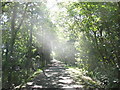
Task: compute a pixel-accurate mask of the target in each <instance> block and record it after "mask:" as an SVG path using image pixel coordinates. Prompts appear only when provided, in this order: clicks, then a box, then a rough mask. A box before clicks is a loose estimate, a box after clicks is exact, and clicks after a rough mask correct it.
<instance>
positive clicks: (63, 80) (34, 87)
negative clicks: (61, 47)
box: [24, 60, 83, 90]
mask: <svg viewBox="0 0 120 90" xmlns="http://www.w3.org/2000/svg"><path fill="white" fill-rule="evenodd" d="M51 63H52V64H50V65H49V68H48V69H46V70H45V75H46V76H47V77H46V76H45V75H44V74H43V73H41V74H40V75H38V76H37V77H35V78H34V79H33V81H32V82H31V83H30V82H29V83H28V86H27V89H24V90H39V89H40V88H42V90H43V89H47V88H54V89H56V90H58V89H59V90H65V89H67V90H69V88H71V89H72V90H78V88H83V85H76V84H75V81H74V80H73V79H72V77H71V76H70V74H69V71H68V70H67V68H65V67H64V65H65V64H64V63H62V62H61V61H57V60H52V61H51ZM71 89H70V90H71Z"/></svg>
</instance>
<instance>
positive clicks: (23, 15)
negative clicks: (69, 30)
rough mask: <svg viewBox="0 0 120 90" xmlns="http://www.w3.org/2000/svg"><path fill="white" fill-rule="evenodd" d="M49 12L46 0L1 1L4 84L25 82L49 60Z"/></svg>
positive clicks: (15, 84) (8, 86) (4, 85)
mask: <svg viewBox="0 0 120 90" xmlns="http://www.w3.org/2000/svg"><path fill="white" fill-rule="evenodd" d="M46 12H47V10H46V6H45V4H44V2H39V3H34V2H33V3H32V2H28V3H18V2H2V21H1V23H2V26H3V27H2V59H3V60H2V65H3V66H2V70H3V75H2V76H3V78H2V86H3V88H14V87H15V86H18V85H20V84H24V83H25V82H27V81H28V80H29V79H30V77H31V75H32V74H33V72H34V71H36V70H37V69H44V68H45V66H46V65H47V63H49V62H50V53H51V45H50V44H49V46H48V44H47V43H51V42H50V41H49V42H48V41H47V43H46V42H45V41H46V40H47V38H49V37H50V35H48V36H47V32H49V31H50V30H51V28H52V27H53V25H52V23H51V22H50V20H49V19H48V13H46ZM52 30H53V28H52ZM36 32H37V33H36Z"/></svg>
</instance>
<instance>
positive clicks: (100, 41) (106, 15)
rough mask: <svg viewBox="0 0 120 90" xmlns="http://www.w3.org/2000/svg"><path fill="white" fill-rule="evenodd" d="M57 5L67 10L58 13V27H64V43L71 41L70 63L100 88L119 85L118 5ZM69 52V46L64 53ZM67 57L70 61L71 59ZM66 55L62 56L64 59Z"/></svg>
mask: <svg viewBox="0 0 120 90" xmlns="http://www.w3.org/2000/svg"><path fill="white" fill-rule="evenodd" d="M59 6H60V8H63V9H64V10H66V11H67V12H66V11H64V13H66V14H64V13H62V12H63V11H62V12H60V13H62V14H59V15H58V16H62V17H63V19H61V18H60V20H59V19H58V20H59V26H63V27H64V32H67V33H68V34H67V35H66V34H65V37H69V39H68V42H67V43H68V44H69V42H71V45H72V49H75V50H76V52H74V55H75V56H74V58H72V60H73V61H74V64H72V65H75V66H77V67H79V68H82V69H83V70H85V71H87V75H89V76H90V77H92V78H94V80H98V81H100V82H101V83H100V87H102V88H109V87H111V88H113V87H119V85H120V84H119V80H120V78H119V74H120V54H119V53H120V4H119V3H81V2H72V3H66V4H65V3H59ZM61 20H62V22H64V24H63V23H61ZM63 49H64V50H65V48H63ZM72 51H73V50H72ZM68 52H69V53H71V52H70V49H67V50H66V52H64V53H68ZM60 55H61V54H60ZM67 56H68V58H67V59H68V62H69V60H71V58H70V57H69V55H68V54H67ZM67 56H61V57H62V59H63V57H64V59H65V60H67V59H66V57H67ZM72 57H73V52H72ZM64 59H63V60H64Z"/></svg>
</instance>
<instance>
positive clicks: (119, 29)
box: [1, 1, 120, 89]
mask: <svg viewBox="0 0 120 90" xmlns="http://www.w3.org/2000/svg"><path fill="white" fill-rule="evenodd" d="M58 6H59V10H58V11H56V12H55V14H54V13H53V12H51V13H52V15H53V16H52V15H51V13H50V12H48V10H47V7H46V5H45V1H41V2H39V3H38V2H37V3H35V2H28V3H18V2H2V16H1V17H2V21H1V23H2V71H3V73H2V74H3V75H2V76H3V78H2V86H3V88H9V89H10V88H14V87H15V86H18V85H20V84H24V83H25V82H27V81H28V80H29V79H30V77H31V76H32V75H33V73H34V72H35V71H37V70H38V69H42V70H43V69H45V67H46V66H47V64H48V63H49V62H50V60H51V55H53V56H54V58H56V59H58V60H62V61H64V62H65V63H66V64H67V65H69V66H73V67H77V68H80V69H82V71H84V72H85V74H86V75H88V76H90V77H91V78H92V79H94V80H95V81H96V82H97V83H99V85H98V84H97V85H96V84H95V83H94V84H93V83H92V84H91V87H100V88H115V87H120V86H119V85H120V77H119V75H120V3H104V2H102V3H97V2H96V3H87V2H86V3H83V2H69V3H67V2H66V3H65V2H64V3H58ZM53 17H54V20H52V21H51V18H53ZM52 22H54V24H53V23H52ZM56 36H57V37H56ZM78 79H79V78H78ZM89 84H90V83H89Z"/></svg>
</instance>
